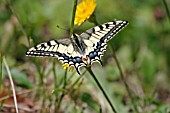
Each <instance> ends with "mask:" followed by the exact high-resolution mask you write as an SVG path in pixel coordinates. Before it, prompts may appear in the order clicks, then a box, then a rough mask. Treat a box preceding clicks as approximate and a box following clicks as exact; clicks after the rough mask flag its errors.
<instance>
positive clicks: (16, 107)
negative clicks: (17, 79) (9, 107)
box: [3, 57, 19, 113]
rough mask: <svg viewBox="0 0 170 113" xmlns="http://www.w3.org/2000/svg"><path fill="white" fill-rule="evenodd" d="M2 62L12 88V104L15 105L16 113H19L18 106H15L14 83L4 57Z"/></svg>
mask: <svg viewBox="0 0 170 113" xmlns="http://www.w3.org/2000/svg"><path fill="white" fill-rule="evenodd" d="M3 61H4V64H5V67H6V70H7V72H8V76H9V79H10V83H11V87H12V92H13V96H14V104H15V109H16V113H19V112H18V105H17V98H16V93H15V87H14V82H13V80H12V76H11V72H10V70H9V67H8V64H7V61H6V59H5V57H3Z"/></svg>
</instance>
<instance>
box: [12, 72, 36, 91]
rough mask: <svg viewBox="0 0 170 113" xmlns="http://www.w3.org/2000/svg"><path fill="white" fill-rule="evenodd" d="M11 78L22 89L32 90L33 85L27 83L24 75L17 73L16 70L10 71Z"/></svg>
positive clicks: (27, 80)
mask: <svg viewBox="0 0 170 113" xmlns="http://www.w3.org/2000/svg"><path fill="white" fill-rule="evenodd" d="M11 74H12V77H13V79H14V81H15V82H16V83H17V84H18V85H19V86H22V87H25V88H32V87H33V84H32V83H31V82H30V81H29V79H28V78H27V76H26V74H25V73H23V72H20V71H18V70H17V69H12V70H11Z"/></svg>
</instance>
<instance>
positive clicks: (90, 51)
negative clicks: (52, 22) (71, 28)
mask: <svg viewBox="0 0 170 113" xmlns="http://www.w3.org/2000/svg"><path fill="white" fill-rule="evenodd" d="M127 24H128V21H123V20H115V21H112V22H107V23H104V24H102V25H99V26H96V27H94V28H91V29H89V30H87V31H85V32H84V33H82V34H80V35H78V34H73V35H72V37H71V38H67V39H59V40H51V41H48V42H44V43H41V44H38V45H36V46H34V47H32V48H30V49H29V50H28V51H27V52H26V55H27V56H47V57H57V58H58V59H59V61H61V62H62V63H64V64H68V65H69V66H74V67H75V69H76V70H77V72H78V74H80V72H79V68H80V67H82V66H87V65H91V64H92V63H93V62H95V61H98V62H99V63H102V62H101V56H103V54H104V51H106V46H107V42H108V41H109V40H110V39H112V37H113V36H115V35H116V34H117V33H118V32H119V31H120V30H121V29H123V28H124V27H125V26H126V25H127Z"/></svg>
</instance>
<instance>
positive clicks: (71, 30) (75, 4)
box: [70, 0, 77, 37]
mask: <svg viewBox="0 0 170 113" xmlns="http://www.w3.org/2000/svg"><path fill="white" fill-rule="evenodd" d="M76 8H77V0H74V5H73V12H72V19H71V26H70V37H71V35H72V34H73V30H74V19H75V14H76Z"/></svg>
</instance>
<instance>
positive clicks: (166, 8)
mask: <svg viewBox="0 0 170 113" xmlns="http://www.w3.org/2000/svg"><path fill="white" fill-rule="evenodd" d="M163 4H164V6H165V10H166V13H167V15H168V19H169V22H170V12H169V8H168V5H167V2H166V0H163Z"/></svg>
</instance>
